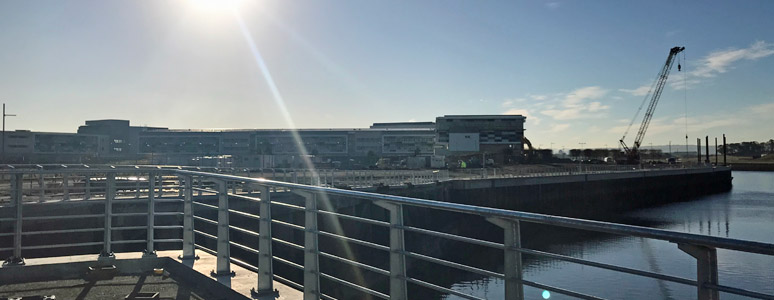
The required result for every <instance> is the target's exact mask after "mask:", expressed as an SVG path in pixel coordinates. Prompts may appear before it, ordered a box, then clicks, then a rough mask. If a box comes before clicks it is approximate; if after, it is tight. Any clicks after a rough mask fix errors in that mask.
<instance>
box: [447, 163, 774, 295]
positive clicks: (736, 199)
mask: <svg viewBox="0 0 774 300" xmlns="http://www.w3.org/2000/svg"><path fill="white" fill-rule="evenodd" d="M733 176H734V180H733V184H734V186H733V189H732V190H731V191H730V192H728V193H724V194H716V195H711V196H705V197H701V198H698V199H694V200H692V201H689V202H680V203H673V204H668V205H663V206H659V207H654V208H648V209H643V210H638V211H633V212H630V213H628V214H626V215H624V216H619V217H616V218H615V219H612V218H611V219H610V221H614V222H618V223H625V224H632V225H640V226H648V227H653V228H661V229H667V230H674V231H680V232H689V233H695V234H704V235H711V236H719V237H730V238H735V239H743V240H753V241H760V242H766V243H774V172H733ZM562 240H563V239H561V238H560V239H559V242H552V243H551V244H550V245H547V246H545V247H541V248H542V249H539V250H543V251H550V252H554V253H560V254H565V255H571V256H574V257H579V258H583V259H586V260H591V261H597V262H603V263H609V264H614V265H618V266H625V267H629V268H635V269H640V270H646V271H651V272H657V273H663V274H669V275H673V276H679V277H683V278H689V279H695V278H696V264H695V260H693V258H691V257H690V256H688V254H686V253H684V252H682V251H680V250H679V249H678V248H677V245H676V244H672V243H668V242H663V241H657V240H650V239H641V238H631V237H620V236H615V235H606V234H594V235H591V236H589V237H587V238H581V239H572V241H571V242H566V243H563V242H561V241H562ZM525 244H526V242H525ZM525 246H528V245H525ZM525 259H528V260H529V261H528V262H525V266H524V277H525V279H527V280H531V281H535V282H539V283H543V284H548V285H552V286H556V287H561V288H565V289H569V290H573V291H576V292H581V293H585V294H589V295H594V296H598V297H602V298H607V299H696V288H695V287H691V286H685V285H681V284H677V283H670V282H665V281H661V280H655V279H649V278H644V277H639V276H634V275H628V274H625V273H620V272H615V271H608V270H604V269H599V268H594V267H588V266H582V265H578V264H573V263H566V262H562V261H557V260H550V259H543V258H535V257H531V258H529V257H526V256H525ZM718 269H719V281H720V283H721V284H723V285H728V286H734V287H739V288H744V289H750V290H753V291H757V292H763V293H767V294H774V257H771V256H765V255H757V254H747V253H740V252H737V251H728V250H718ZM452 288H453V289H454V290H457V291H460V292H463V293H466V294H469V295H474V296H477V297H482V298H487V299H503V297H504V292H503V282H502V280H499V279H496V278H483V279H475V280H471V281H463V282H459V283H456V284H454V286H453V287H452ZM524 292H525V298H526V299H544V297H545V296H549V298H550V299H573V298H572V297H568V296H564V295H559V294H557V293H550V294H545V293H544V291H543V290H541V289H536V288H532V287H527V286H525V288H524ZM444 297H445V299H458V298H457V297H456V296H444ZM721 297H722V298H723V299H745V298H744V297H741V296H735V295H731V294H725V293H721Z"/></svg>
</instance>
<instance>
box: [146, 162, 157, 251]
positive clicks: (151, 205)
mask: <svg viewBox="0 0 774 300" xmlns="http://www.w3.org/2000/svg"><path fill="white" fill-rule="evenodd" d="M155 202H156V173H154V172H149V173H148V216H147V221H148V223H147V226H148V228H147V238H146V246H145V253H144V254H143V256H153V257H155V256H156V250H154V245H153V240H154V236H153V233H154V227H155V225H154V222H155V221H156V220H155V215H156V204H155Z"/></svg>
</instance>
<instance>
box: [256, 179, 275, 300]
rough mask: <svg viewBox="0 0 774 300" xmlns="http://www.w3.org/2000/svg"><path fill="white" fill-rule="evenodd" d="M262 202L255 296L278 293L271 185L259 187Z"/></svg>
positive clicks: (259, 220) (260, 206) (260, 205)
mask: <svg viewBox="0 0 774 300" xmlns="http://www.w3.org/2000/svg"><path fill="white" fill-rule="evenodd" d="M258 190H259V191H260V193H261V202H260V203H258V206H259V210H260V219H258V225H259V226H258V287H257V288H255V289H253V290H252V291H251V294H252V295H253V296H254V298H257V297H258V296H260V295H264V294H270V293H276V292H275V291H274V267H273V266H272V258H273V256H272V255H273V254H272V249H271V237H272V235H271V192H270V191H269V187H268V186H265V185H262V186H260V187H259V188H258Z"/></svg>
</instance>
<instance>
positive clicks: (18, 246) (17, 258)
mask: <svg viewBox="0 0 774 300" xmlns="http://www.w3.org/2000/svg"><path fill="white" fill-rule="evenodd" d="M23 176H24V174H22V173H18V174H13V175H11V197H12V198H11V201H12V202H13V207H14V212H15V213H14V219H15V220H14V221H15V224H14V227H13V256H11V257H9V258H8V259H6V260H5V262H3V266H20V265H24V258H22V253H21V250H22V221H23V217H22V209H23V207H24V205H23V203H22V195H23V194H22V188H23V187H22V184H23V181H22V179H23Z"/></svg>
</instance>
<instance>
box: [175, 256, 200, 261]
mask: <svg viewBox="0 0 774 300" xmlns="http://www.w3.org/2000/svg"><path fill="white" fill-rule="evenodd" d="M177 259H179V260H199V256H198V255H193V256H182V255H178V256H177Z"/></svg>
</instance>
